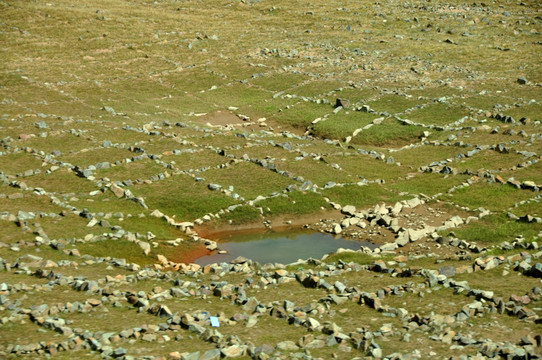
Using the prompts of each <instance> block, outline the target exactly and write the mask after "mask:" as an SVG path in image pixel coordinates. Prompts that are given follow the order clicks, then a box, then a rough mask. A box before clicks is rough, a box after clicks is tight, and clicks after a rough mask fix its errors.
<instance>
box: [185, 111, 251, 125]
mask: <svg viewBox="0 0 542 360" xmlns="http://www.w3.org/2000/svg"><path fill="white" fill-rule="evenodd" d="M196 122H198V123H201V124H204V125H206V124H211V125H213V126H227V125H242V124H243V120H241V119H240V118H239V117H238V116H237V115H235V114H233V113H231V112H229V111H217V112H215V113H212V114H208V115H204V116H200V117H198V118H197V121H196Z"/></svg>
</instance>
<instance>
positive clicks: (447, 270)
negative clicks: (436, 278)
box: [438, 265, 456, 277]
mask: <svg viewBox="0 0 542 360" xmlns="http://www.w3.org/2000/svg"><path fill="white" fill-rule="evenodd" d="M438 273H439V274H440V275H445V276H446V277H451V276H454V275H455V273H456V272H455V267H453V266H451V265H448V266H442V267H440V268H439V269H438Z"/></svg>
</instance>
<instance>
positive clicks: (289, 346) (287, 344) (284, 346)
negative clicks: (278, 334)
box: [277, 340, 299, 351]
mask: <svg viewBox="0 0 542 360" xmlns="http://www.w3.org/2000/svg"><path fill="white" fill-rule="evenodd" d="M277 349H279V350H282V351H296V350H299V346H297V345H296V344H295V343H294V342H293V341H290V340H287V341H281V342H279V343H277Z"/></svg>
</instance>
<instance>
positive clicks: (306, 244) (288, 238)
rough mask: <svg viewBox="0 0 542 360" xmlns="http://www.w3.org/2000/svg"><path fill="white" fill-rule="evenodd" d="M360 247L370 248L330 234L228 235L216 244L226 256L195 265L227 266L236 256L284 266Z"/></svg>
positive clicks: (204, 259)
mask: <svg viewBox="0 0 542 360" xmlns="http://www.w3.org/2000/svg"><path fill="white" fill-rule="evenodd" d="M361 246H367V247H370V248H374V247H375V245H374V244H371V243H369V242H366V241H363V242H360V241H352V240H345V239H343V238H340V237H334V236H332V235H330V234H323V233H318V232H316V233H308V232H283V233H281V232H268V233H264V234H242V235H235V234H233V235H231V236H230V237H228V238H227V239H225V240H224V241H223V242H221V243H219V248H220V249H221V250H226V251H227V252H228V253H227V254H218V253H215V254H212V255H208V256H203V257H201V258H199V259H197V260H196V261H195V263H196V264H199V265H208V264H212V263H220V262H230V261H231V260H233V259H235V258H236V257H238V256H243V257H245V258H247V259H252V260H254V261H257V262H259V263H260V264H266V263H275V262H276V263H283V264H288V263H292V262H295V261H297V260H298V259H308V258H311V257H312V258H318V259H319V258H321V257H322V256H323V255H325V254H329V253H331V252H334V251H336V250H337V249H338V248H344V249H354V250H358V249H359V248H360V247H361Z"/></svg>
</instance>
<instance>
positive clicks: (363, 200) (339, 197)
mask: <svg viewBox="0 0 542 360" xmlns="http://www.w3.org/2000/svg"><path fill="white" fill-rule="evenodd" d="M322 195H323V196H326V197H328V198H329V199H330V200H331V201H334V202H336V203H339V204H341V205H342V206H345V205H354V206H355V207H357V208H360V209H361V208H366V207H369V206H371V205H376V204H378V203H382V202H385V203H395V202H397V201H399V200H402V199H403V197H401V196H399V195H397V194H395V193H393V192H392V191H390V190H388V189H387V188H386V187H385V186H382V185H379V184H369V185H365V186H358V185H350V186H344V187H339V186H336V187H334V188H331V189H326V190H324V191H322Z"/></svg>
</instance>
